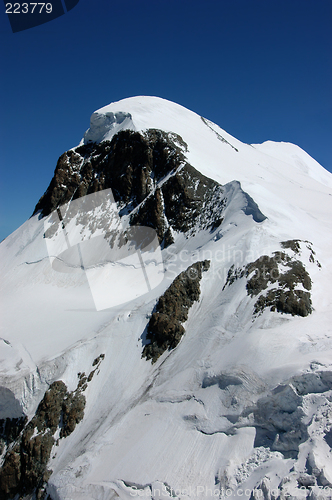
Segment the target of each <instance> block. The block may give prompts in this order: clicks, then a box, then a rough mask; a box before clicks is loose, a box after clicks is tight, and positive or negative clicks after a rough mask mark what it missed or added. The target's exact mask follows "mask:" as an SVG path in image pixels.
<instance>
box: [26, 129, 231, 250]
mask: <svg viewBox="0 0 332 500" xmlns="http://www.w3.org/2000/svg"><path fill="white" fill-rule="evenodd" d="M186 149H187V145H186V144H185V143H184V142H183V140H182V139H181V137H180V136H178V135H176V134H173V133H166V132H163V131H161V130H154V129H150V130H148V131H147V132H146V133H145V134H141V133H139V132H133V131H131V130H124V131H121V132H119V133H118V134H117V135H115V136H114V137H113V139H112V141H104V142H102V143H100V144H95V143H90V144H86V145H83V146H79V147H77V148H75V149H74V150H70V151H67V152H66V153H64V154H63V155H62V156H61V157H60V158H59V160H58V163H57V166H56V169H55V172H54V177H53V179H52V181H51V183H50V185H49V187H48V189H47V191H46V192H45V194H44V195H43V196H42V197H41V199H40V200H39V202H38V203H37V205H36V208H35V211H34V213H37V212H41V215H42V216H46V215H49V214H50V213H51V212H52V211H54V210H56V209H57V208H58V207H59V206H60V205H63V204H65V203H67V202H69V201H70V200H72V199H76V198H79V197H81V196H84V195H87V194H90V193H95V192H97V191H101V190H103V189H108V188H111V189H112V191H113V195H114V199H115V201H116V203H117V206H118V209H119V214H120V216H122V215H130V224H132V225H141V226H142V225H144V226H150V227H153V228H154V229H155V230H156V232H157V235H158V238H159V242H160V243H162V244H163V246H168V245H169V244H171V243H172V242H173V238H172V230H175V231H181V232H184V233H186V234H187V235H189V234H193V233H194V231H195V229H196V230H198V229H207V228H213V229H214V228H215V227H217V226H218V225H220V223H221V221H222V212H223V208H224V206H225V202H226V200H225V193H224V190H223V188H222V187H221V186H220V185H219V184H218V183H217V182H215V181H213V180H211V179H209V178H207V177H205V176H204V175H202V174H201V173H199V172H198V171H197V170H196V169H195V168H193V167H192V166H190V165H189V164H188V163H187V162H186V160H185V156H184V153H185V152H186Z"/></svg>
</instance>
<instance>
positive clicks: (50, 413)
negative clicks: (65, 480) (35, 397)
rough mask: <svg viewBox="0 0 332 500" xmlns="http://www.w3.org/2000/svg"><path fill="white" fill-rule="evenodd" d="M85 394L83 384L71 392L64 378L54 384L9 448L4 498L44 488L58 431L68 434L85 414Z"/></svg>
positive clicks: (1, 478) (1, 487) (0, 487)
mask: <svg viewBox="0 0 332 500" xmlns="http://www.w3.org/2000/svg"><path fill="white" fill-rule="evenodd" d="M84 407H85V396H84V395H83V394H82V393H81V390H80V388H78V389H77V390H76V391H75V392H73V393H69V392H68V391H67V387H66V385H65V384H64V383H63V382H62V381H57V382H54V383H53V384H51V386H50V388H49V389H48V390H47V391H46V393H45V395H44V397H43V399H42V400H41V402H40V403H39V406H38V408H37V411H36V414H35V416H34V417H33V418H32V420H31V421H30V422H29V423H28V424H27V425H26V426H25V428H24V430H23V432H22V433H21V435H20V436H19V438H18V439H17V441H16V443H15V444H14V446H13V447H11V448H9V450H8V451H7V454H6V456H5V461H4V464H3V467H2V469H1V471H0V492H1V494H2V498H12V497H14V496H15V495H16V494H17V493H19V494H31V493H32V492H33V491H34V490H36V489H37V490H41V489H42V486H43V484H44V483H45V482H46V481H47V479H48V477H49V475H50V473H51V472H50V471H48V470H47V462H48V460H49V458H50V454H51V450H52V447H53V445H54V444H55V441H56V439H55V433H56V431H57V430H58V429H59V428H60V429H61V430H60V437H66V436H68V435H69V434H70V433H71V432H73V430H74V429H75V426H76V424H78V423H79V422H80V421H81V420H82V418H83V415H84Z"/></svg>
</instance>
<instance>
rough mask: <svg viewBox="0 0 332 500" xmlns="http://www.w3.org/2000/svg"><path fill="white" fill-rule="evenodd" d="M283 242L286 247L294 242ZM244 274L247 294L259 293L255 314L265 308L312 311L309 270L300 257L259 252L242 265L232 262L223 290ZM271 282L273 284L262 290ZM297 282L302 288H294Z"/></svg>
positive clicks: (296, 312) (303, 313)
mask: <svg viewBox="0 0 332 500" xmlns="http://www.w3.org/2000/svg"><path fill="white" fill-rule="evenodd" d="M290 241H291V240H290ZM294 242H295V243H296V242H297V240H294ZM285 243H287V245H288V246H287V248H288V247H289V246H294V245H293V240H292V241H291V242H285ZM295 243H294V244H295ZM296 248H297V247H296ZM279 266H280V267H279ZM285 268H286V270H285ZM243 277H246V278H247V283H246V289H247V294H248V295H249V296H250V297H256V296H258V298H257V300H256V302H255V305H254V314H255V315H259V314H261V313H262V312H263V311H264V309H266V308H270V310H271V311H272V312H274V311H277V312H280V313H286V314H291V315H292V316H295V315H297V316H308V314H310V313H311V312H312V302H311V295H310V290H311V279H310V276H309V273H308V271H307V270H306V269H305V267H304V265H303V263H302V262H301V261H299V260H294V259H292V258H291V257H289V255H287V254H286V253H284V252H273V254H272V257H270V256H268V255H262V256H261V257H260V258H259V259H257V260H255V261H254V262H251V263H249V264H247V265H246V266H245V267H241V268H235V267H234V265H233V266H231V267H230V269H229V270H228V274H227V278H226V282H225V284H224V287H223V290H224V289H225V288H226V287H227V286H231V285H232V284H233V283H234V281H236V280H238V279H241V278H243ZM271 285H275V286H274V287H272V288H270V289H269V290H268V291H267V292H266V293H265V294H264V293H262V292H264V290H266V289H267V288H268V287H269V286H271ZM297 285H302V287H303V288H304V290H299V289H296V286H297Z"/></svg>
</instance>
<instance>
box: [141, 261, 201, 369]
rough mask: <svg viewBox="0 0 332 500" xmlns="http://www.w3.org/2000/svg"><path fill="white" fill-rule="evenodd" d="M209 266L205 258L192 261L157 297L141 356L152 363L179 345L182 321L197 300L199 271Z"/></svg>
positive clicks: (186, 317) (182, 331)
mask: <svg viewBox="0 0 332 500" xmlns="http://www.w3.org/2000/svg"><path fill="white" fill-rule="evenodd" d="M209 267H210V261H208V260H205V261H202V262H195V264H193V265H191V266H190V267H188V268H187V269H186V270H185V271H183V272H182V273H180V274H179V275H178V276H177V277H176V278H175V280H174V281H173V283H172V284H171V285H170V286H169V287H168V289H167V290H166V292H165V293H164V294H163V295H162V296H161V297H160V298H159V301H158V303H157V305H156V308H155V311H154V312H153V314H152V316H151V318H150V321H149V323H148V326H147V339H148V340H150V341H151V343H150V344H147V345H146V346H145V347H144V349H143V353H142V357H145V358H146V359H151V360H152V363H155V362H156V361H157V359H158V358H159V356H161V354H163V352H165V351H166V350H168V349H174V348H175V347H176V346H177V345H178V343H179V342H180V340H181V338H182V336H183V334H184V332H185V329H184V327H183V325H182V323H184V322H185V321H186V320H187V319H188V313H189V309H190V308H191V306H192V305H193V303H194V302H195V301H198V300H199V296H200V280H201V279H202V272H203V271H207V270H208V269H209Z"/></svg>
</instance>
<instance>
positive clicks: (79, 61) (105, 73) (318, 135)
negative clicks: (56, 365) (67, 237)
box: [0, 0, 332, 240]
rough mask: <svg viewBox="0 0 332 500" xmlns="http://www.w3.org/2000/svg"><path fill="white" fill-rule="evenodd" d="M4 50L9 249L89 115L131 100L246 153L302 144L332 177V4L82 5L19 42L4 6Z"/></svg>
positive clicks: (169, 0) (2, 194)
mask: <svg viewBox="0 0 332 500" xmlns="http://www.w3.org/2000/svg"><path fill="white" fill-rule="evenodd" d="M50 1H51V0H50ZM0 9H1V7H0ZM0 42H1V56H0V57H1V66H0V68H1V76H0V85H1V93H0V95H1V100H0V112H1V115H0V150H1V157H0V158H1V160H0V161H1V186H0V200H1V203H0V223H1V225H0V240H1V239H3V238H4V237H6V236H7V235H8V234H10V233H11V232H12V231H14V230H15V229H16V228H17V227H19V226H20V225H21V224H22V223H23V222H24V221H25V220H26V219H27V218H29V217H30V215H31V214H32V212H33V210H34V207H35V205H36V203H37V201H38V199H39V198H40V196H41V195H42V194H43V193H44V191H45V190H46V188H47V186H48V184H49V182H50V180H51V178H52V175H53V172H54V168H55V166H56V162H57V159H58V157H59V156H60V155H61V154H62V153H63V152H64V151H66V150H68V149H70V148H71V147H74V146H76V145H77V144H78V143H79V141H80V139H81V138H82V136H83V133H84V132H85V130H86V129H87V128H88V127H89V119H90V115H91V113H92V112H93V111H94V110H96V109H98V108H100V107H102V106H105V105H106V104H109V103H110V102H112V101H117V100H119V99H123V98H125V97H130V96H134V95H155V96H159V97H163V98H165V99H169V100H172V101H175V102H177V103H179V104H181V105H183V106H185V107H187V108H189V109H191V110H193V111H195V112H196V113H199V114H200V115H203V116H205V117H206V118H208V119H210V120H212V121H213V122H215V123H217V124H218V125H220V126H221V127H222V128H223V129H225V130H226V131H227V132H229V133H230V134H232V135H233V136H235V137H236V138H238V139H240V140H241V141H243V142H247V143H260V142H264V141H266V140H274V141H286V142H293V143H295V144H298V145H299V146H300V147H302V148H303V149H304V150H305V151H307V152H308V153H309V154H310V155H311V156H312V157H314V158H315V159H316V160H317V161H318V162H319V163H321V164H322V165H323V166H324V167H325V168H326V169H328V170H330V171H332V139H331V136H332V96H331V94H332V90H331V89H332V56H331V54H332V1H331V0H201V1H198V0H118V1H113V0H80V1H79V3H78V5H77V6H76V7H74V8H73V9H72V10H71V11H70V12H68V13H67V14H65V15H63V16H61V17H59V18H58V19H55V20H53V21H51V22H50V23H47V24H44V25H42V26H37V27H35V28H32V29H29V30H26V31H22V32H18V33H12V32H11V29H10V25H9V21H8V19H7V16H6V14H5V9H4V5H3V6H2V12H1V13H0Z"/></svg>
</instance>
